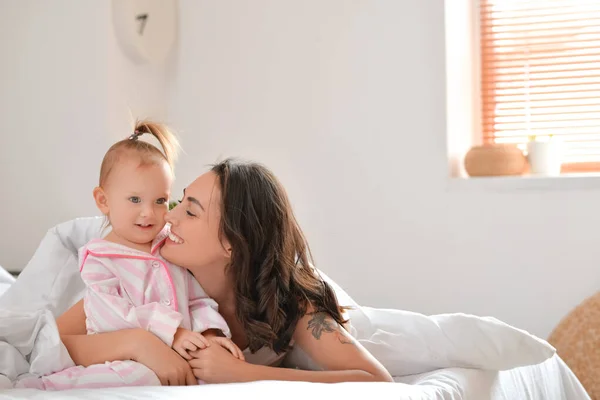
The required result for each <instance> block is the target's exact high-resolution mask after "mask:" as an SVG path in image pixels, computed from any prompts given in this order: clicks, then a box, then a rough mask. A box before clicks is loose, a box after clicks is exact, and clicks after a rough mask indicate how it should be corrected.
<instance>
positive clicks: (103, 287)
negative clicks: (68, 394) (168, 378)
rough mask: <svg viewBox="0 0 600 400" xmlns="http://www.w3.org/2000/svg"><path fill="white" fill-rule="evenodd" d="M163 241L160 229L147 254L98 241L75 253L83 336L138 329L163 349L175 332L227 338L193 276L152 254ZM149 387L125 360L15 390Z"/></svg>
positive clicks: (147, 376) (141, 369) (148, 379)
mask: <svg viewBox="0 0 600 400" xmlns="http://www.w3.org/2000/svg"><path fill="white" fill-rule="evenodd" d="M167 235H168V230H167V229H166V228H165V229H163V230H162V232H161V233H160V234H159V235H158V237H157V238H156V239H155V240H154V242H153V243H152V250H151V252H150V254H148V253H145V252H142V251H139V250H135V249H131V248H129V247H126V246H123V245H120V244H116V243H112V242H108V241H105V240H102V239H94V240H91V241H90V242H89V243H88V244H86V245H85V246H84V247H82V248H81V250H80V252H79V260H80V265H81V277H82V279H83V281H84V282H85V283H86V285H87V289H86V292H85V295H84V298H83V300H84V309H85V315H86V327H87V332H88V334H95V333H101V332H110V331H116V330H121V329H128V328H143V329H146V330H148V331H150V332H152V333H154V334H155V335H156V336H158V337H159V338H160V339H161V340H162V341H163V342H165V343H166V344H167V345H169V346H171V345H172V343H173V335H174V334H175V331H176V330H177V328H178V327H182V328H186V329H189V330H192V331H195V332H204V331H205V330H207V329H211V328H214V329H220V330H222V331H223V333H224V334H225V335H226V336H227V337H231V333H230V331H229V327H228V326H227V323H226V322H225V320H224V319H223V317H222V316H221V315H220V314H219V313H218V305H217V303H216V302H215V301H214V300H212V299H210V298H208V297H207V296H206V293H205V292H204V290H203V289H202V287H201V286H200V284H199V283H198V281H197V280H196V279H195V278H194V277H193V275H192V274H191V273H190V272H189V271H187V270H186V269H184V268H181V267H178V266H175V265H173V264H170V263H169V262H167V261H165V260H164V259H163V258H162V257H161V256H160V254H159V252H158V250H159V249H160V247H161V245H162V244H163V243H164V240H165V239H166V237H167ZM51 372H52V371H48V373H51ZM155 385H160V381H159V380H158V378H157V376H156V375H155V374H154V372H152V371H151V370H150V369H149V368H147V367H146V366H144V365H142V364H140V363H137V362H135V361H129V360H128V361H112V362H106V363H105V364H97V365H91V366H89V367H82V366H76V367H71V368H67V369H65V370H63V371H60V372H56V373H52V374H51V375H46V376H43V377H41V378H26V379H23V380H22V381H20V382H19V384H18V385H17V386H20V387H35V388H39V389H45V390H63V389H73V388H96V387H102V388H105V387H117V386H155Z"/></svg>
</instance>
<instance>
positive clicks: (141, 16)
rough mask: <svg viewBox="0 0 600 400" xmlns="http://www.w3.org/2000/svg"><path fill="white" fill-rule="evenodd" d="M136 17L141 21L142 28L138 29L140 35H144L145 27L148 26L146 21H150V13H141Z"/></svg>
mask: <svg viewBox="0 0 600 400" xmlns="http://www.w3.org/2000/svg"><path fill="white" fill-rule="evenodd" d="M135 19H136V20H137V21H139V22H140V30H139V31H138V33H139V34H140V35H143V34H144V28H145V27H146V21H148V14H147V13H146V14H139V15H138V16H136V17H135Z"/></svg>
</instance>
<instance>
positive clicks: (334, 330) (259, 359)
mask: <svg viewBox="0 0 600 400" xmlns="http://www.w3.org/2000/svg"><path fill="white" fill-rule="evenodd" d="M180 203H181V204H180V205H179V206H177V207H176V208H175V209H174V210H172V211H171V212H170V213H169V214H167V217H166V219H167V222H169V223H170V224H171V236H170V237H169V239H168V240H167V241H166V243H165V245H164V246H163V248H162V249H161V256H162V257H164V258H165V259H166V260H167V261H169V262H171V263H173V264H176V265H179V266H182V267H184V268H187V269H188V270H189V271H190V272H192V273H193V275H194V277H195V278H196V279H197V280H198V282H200V284H201V285H202V287H203V288H204V290H205V291H206V293H207V294H208V295H209V296H210V297H212V298H213V299H215V300H216V302H217V303H218V304H219V312H220V313H221V315H222V316H223V317H224V318H225V321H226V322H227V324H228V325H229V327H230V329H231V333H232V339H233V341H234V343H235V344H236V345H237V346H238V347H239V348H240V349H246V350H245V352H244V354H245V356H246V361H242V360H239V359H236V358H235V357H233V356H232V355H231V354H230V353H229V352H227V351H226V350H225V349H223V348H221V347H220V346H210V347H208V348H206V349H204V350H198V351H196V352H193V353H191V356H192V358H191V360H189V361H186V360H185V359H183V358H182V357H181V356H179V355H178V354H177V353H176V352H175V351H173V350H172V349H170V348H169V347H168V346H167V345H165V344H164V343H163V342H161V341H160V339H158V338H157V337H155V336H154V335H152V334H151V333H149V332H147V331H144V330H141V329H130V330H122V331H116V332H109V333H102V334H97V335H86V334H85V333H86V330H85V315H84V312H83V305H82V302H81V301H80V302H79V303H77V304H76V305H74V306H73V307H72V308H71V309H70V310H68V311H67V312H65V313H64V314H63V315H61V316H60V317H59V318H58V320H57V323H58V327H59V331H60V333H61V338H62V340H63V343H64V344H65V346H66V348H67V349H68V351H69V353H70V355H71V358H72V359H73V361H74V362H75V363H76V364H77V365H84V366H87V365H91V364H98V363H103V362H106V361H113V360H124V359H132V360H135V361H138V362H140V363H142V364H144V365H146V366H147V367H148V368H150V369H151V370H153V371H154V372H155V373H156V374H157V376H158V378H159V379H160V381H161V383H162V384H163V385H184V384H195V383H196V378H197V379H200V380H203V381H205V382H208V383H222V382H247V381H255V380H301V381H311V382H344V381H392V378H391V376H390V375H389V373H388V372H387V371H386V370H385V368H384V367H383V366H382V365H381V364H380V363H379V362H378V361H377V360H375V358H374V357H373V356H371V355H370V354H369V353H368V352H367V351H366V350H365V349H364V348H363V347H362V346H361V345H360V344H359V343H358V342H356V341H355V340H354V339H353V338H352V336H351V335H350V334H349V333H348V332H347V331H346V330H345V329H344V327H343V324H344V322H345V321H344V319H343V317H342V312H341V309H340V307H339V305H338V303H337V300H336V297H335V294H334V292H333V290H332V289H331V287H330V286H329V285H328V284H327V283H325V282H324V281H323V280H322V279H321V278H320V277H319V276H318V274H317V273H316V272H315V271H314V269H313V268H312V267H311V265H310V264H309V255H310V251H309V248H308V244H307V242H306V239H305V238H304V236H303V234H302V231H301V230H300V227H299V226H298V223H297V222H296V220H295V217H294V215H293V212H292V209H291V206H290V203H289V200H288V198H287V195H286V193H285V190H284V189H283V187H282V186H281V184H280V183H279V181H278V180H277V178H275V176H274V175H273V174H272V173H271V172H270V171H269V170H268V169H266V168H265V167H263V166H261V165H259V164H255V163H245V162H238V161H233V160H226V161H224V162H221V163H219V164H217V165H215V166H214V167H213V168H212V169H211V170H210V171H209V172H207V173H205V174H203V175H201V176H200V177H199V178H198V179H196V180H195V181H194V182H193V183H192V184H191V185H190V186H189V187H187V189H185V190H184V196H183V199H182V200H181V201H180ZM292 345H293V346H298V347H300V348H301V349H302V350H303V351H304V352H305V353H306V354H307V355H308V356H309V357H310V358H311V359H312V360H313V361H314V362H315V363H316V364H317V365H319V366H320V367H321V368H322V370H321V371H302V370H298V369H286V368H277V367H276V366H277V365H278V363H279V361H280V360H281V358H282V357H283V355H285V353H286V352H287V351H288V350H289V349H290V348H291V346H292Z"/></svg>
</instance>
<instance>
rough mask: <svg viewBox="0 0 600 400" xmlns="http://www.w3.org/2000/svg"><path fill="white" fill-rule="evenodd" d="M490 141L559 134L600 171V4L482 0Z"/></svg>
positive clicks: (582, 163)
mask: <svg viewBox="0 0 600 400" xmlns="http://www.w3.org/2000/svg"><path fill="white" fill-rule="evenodd" d="M480 18H481V20H480V26H481V73H482V74H481V91H482V93H481V95H482V107H483V109H482V124H483V126H482V132H483V137H484V141H485V142H500V143H520V144H524V143H525V142H526V141H527V140H528V137H529V136H532V135H538V136H546V137H547V136H548V135H557V136H560V137H561V138H562V140H563V141H564V143H565V147H564V148H565V160H564V161H565V163H568V164H570V165H571V166H572V169H573V170H577V169H578V167H577V166H579V167H580V169H581V170H584V169H592V170H593V169H597V170H600V0H480Z"/></svg>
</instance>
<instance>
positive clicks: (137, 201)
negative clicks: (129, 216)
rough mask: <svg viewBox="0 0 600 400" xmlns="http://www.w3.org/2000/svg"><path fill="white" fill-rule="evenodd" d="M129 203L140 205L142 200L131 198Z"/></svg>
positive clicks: (136, 197) (135, 197)
mask: <svg viewBox="0 0 600 400" xmlns="http://www.w3.org/2000/svg"><path fill="white" fill-rule="evenodd" d="M129 201H130V202H132V203H134V204H138V203H141V202H142V199H140V198H139V197H138V196H131V197H130V198H129Z"/></svg>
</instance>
